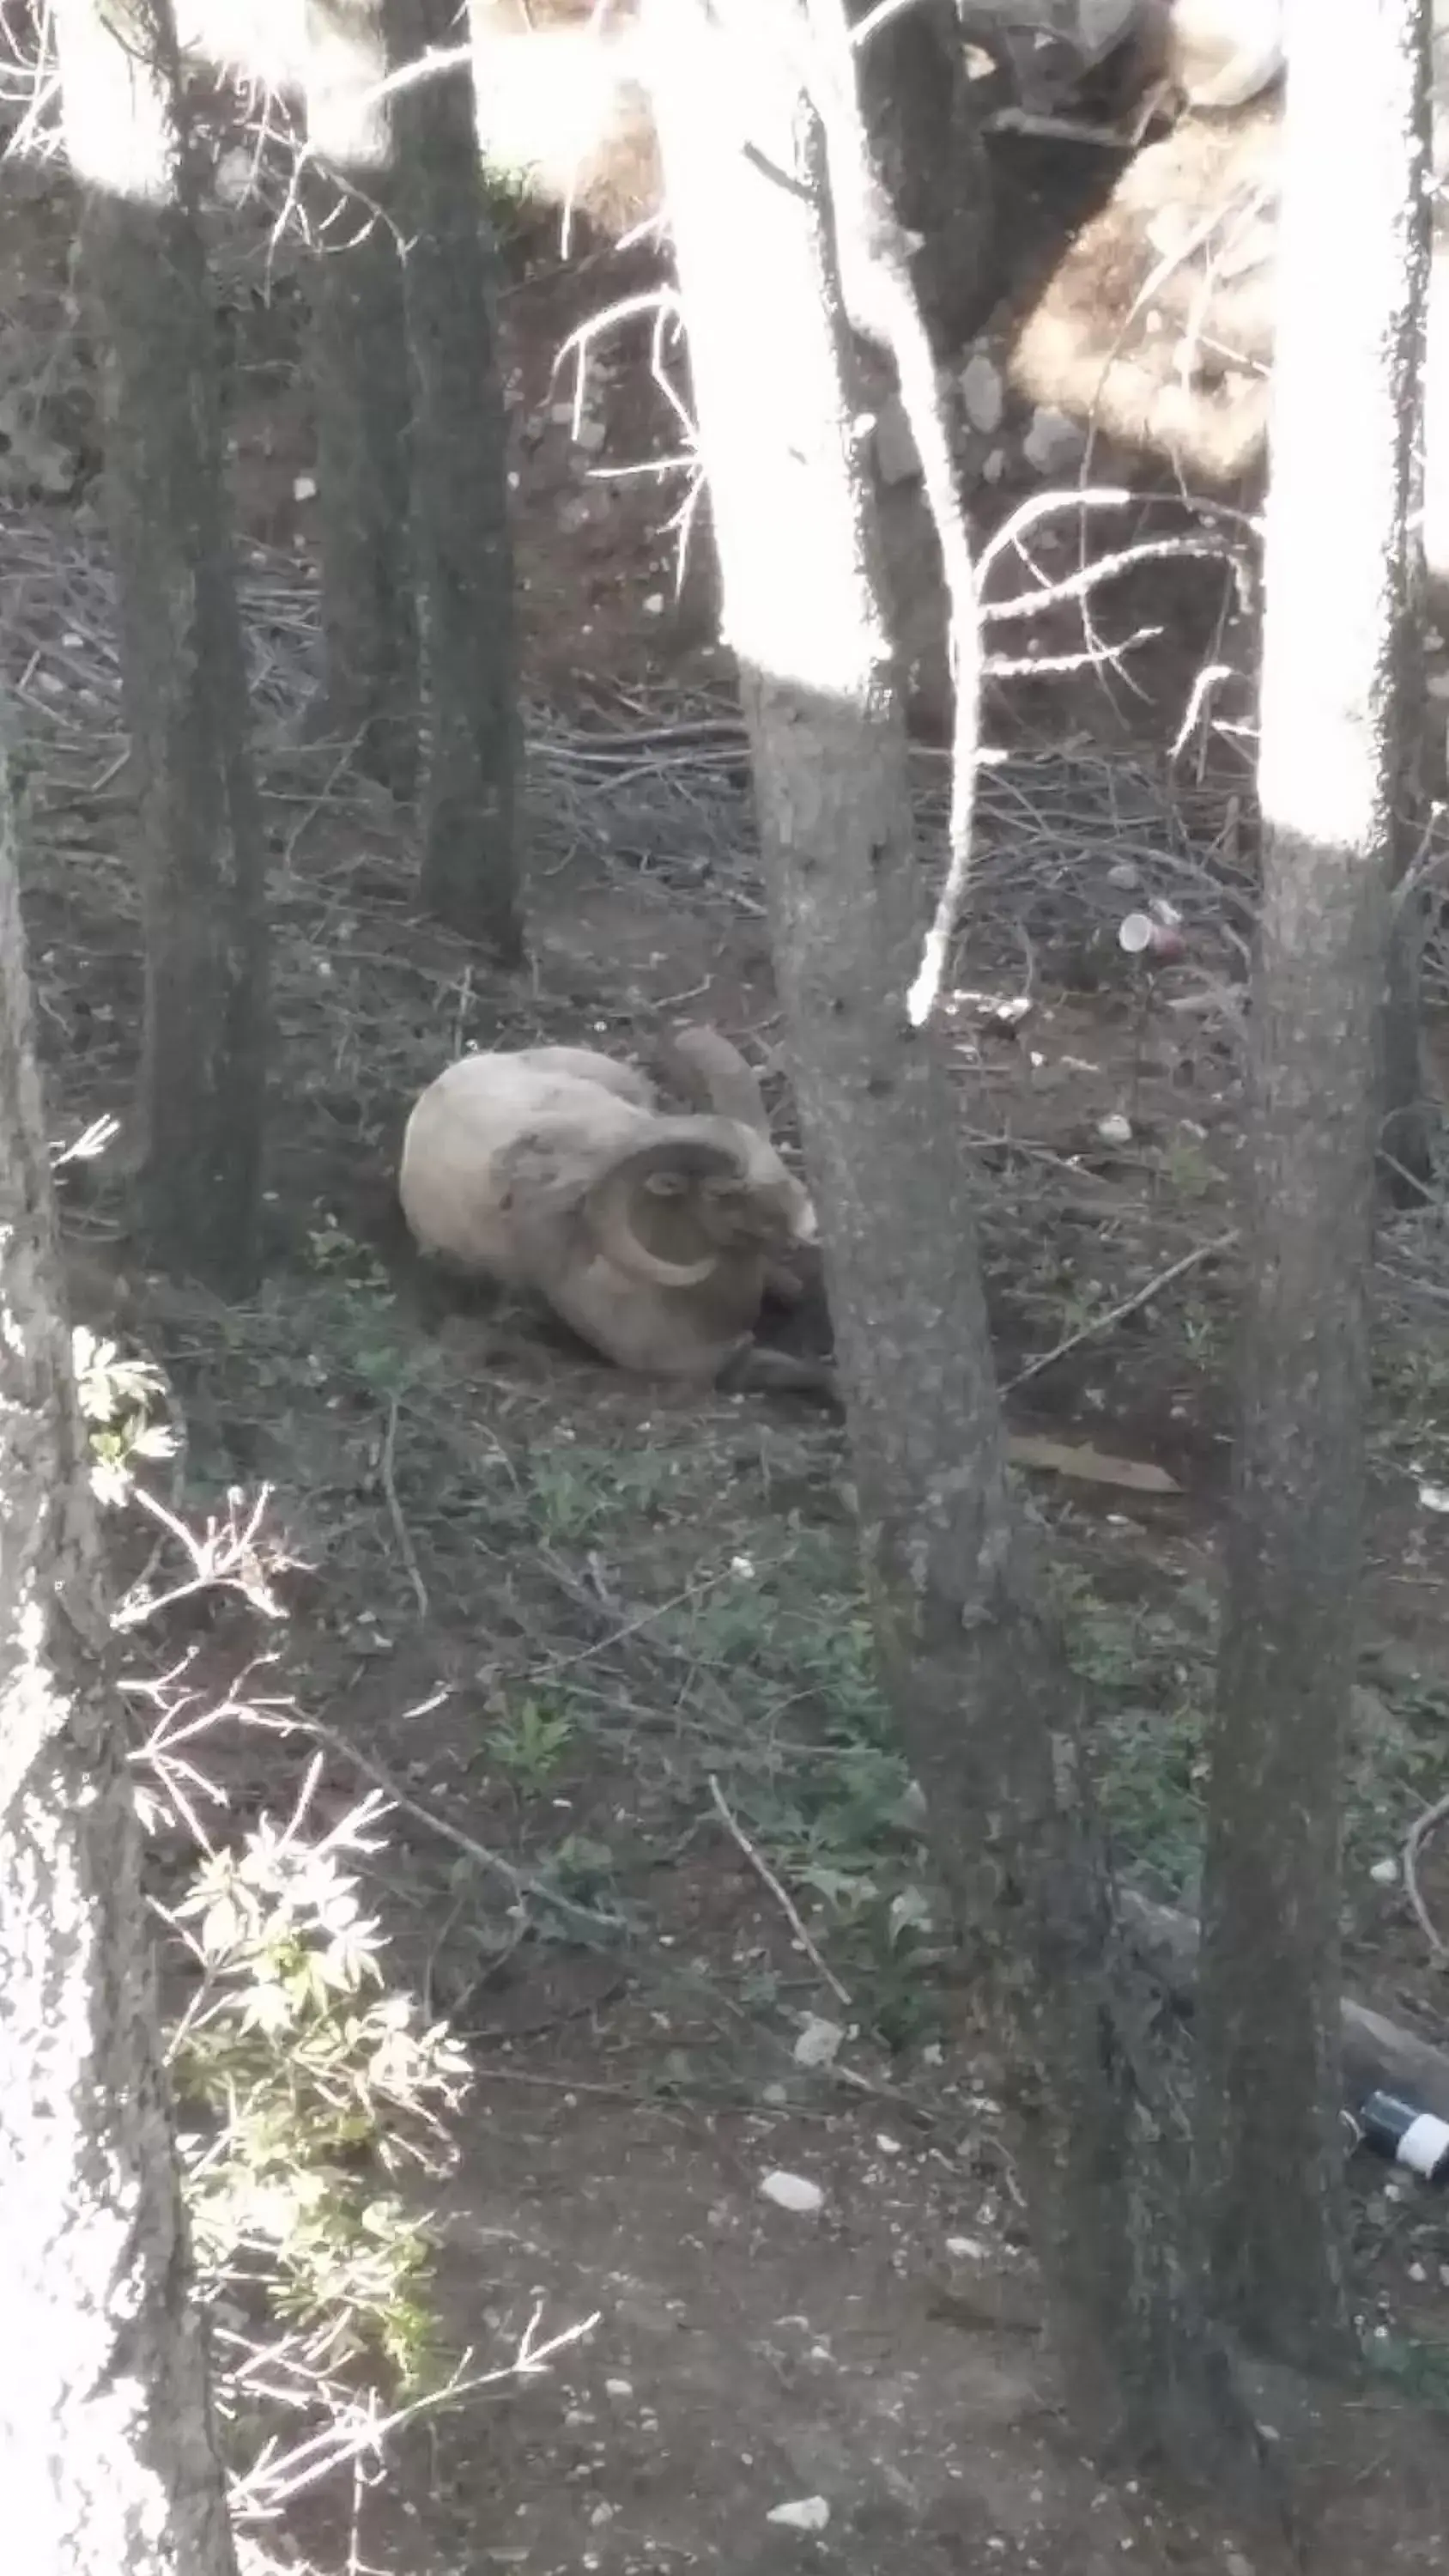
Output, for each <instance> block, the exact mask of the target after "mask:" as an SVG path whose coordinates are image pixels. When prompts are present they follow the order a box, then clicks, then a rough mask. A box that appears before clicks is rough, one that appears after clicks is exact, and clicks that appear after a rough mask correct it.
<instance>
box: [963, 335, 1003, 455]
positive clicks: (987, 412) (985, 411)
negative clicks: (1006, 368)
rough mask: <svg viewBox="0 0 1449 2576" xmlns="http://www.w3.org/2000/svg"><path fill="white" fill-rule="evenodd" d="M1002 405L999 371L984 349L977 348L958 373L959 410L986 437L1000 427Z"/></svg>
mask: <svg viewBox="0 0 1449 2576" xmlns="http://www.w3.org/2000/svg"><path fill="white" fill-rule="evenodd" d="M1005 403H1006V396H1005V394H1004V392H1003V390H1002V384H1001V375H1000V370H999V369H998V368H997V367H996V366H995V365H994V364H993V362H992V360H991V359H990V358H988V356H987V354H986V352H985V350H984V349H978V350H977V351H976V353H975V355H974V357H970V358H968V359H967V361H966V364H965V366H964V367H963V368H962V370H961V407H962V409H963V411H964V412H965V414H966V417H967V419H968V420H969V421H970V423H971V426H972V428H973V429H979V430H981V431H982V432H983V433H984V434H985V435H986V436H988V437H989V436H990V434H991V432H992V430H993V429H999V428H1000V427H1001V415H1002V411H1003V410H1004V408H1005Z"/></svg>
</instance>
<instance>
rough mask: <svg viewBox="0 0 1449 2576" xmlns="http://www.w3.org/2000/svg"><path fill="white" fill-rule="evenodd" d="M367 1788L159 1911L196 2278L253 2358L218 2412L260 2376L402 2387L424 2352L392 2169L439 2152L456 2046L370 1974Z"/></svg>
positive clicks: (423, 2317) (412, 2261)
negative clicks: (176, 1981) (185, 1990)
mask: <svg viewBox="0 0 1449 2576" xmlns="http://www.w3.org/2000/svg"><path fill="white" fill-rule="evenodd" d="M380 1804H381V1802H380V1801H378V1800H366V1801H364V1802H363V1803H362V1804H361V1805H360V1806H359V1807H358V1808H357V1809H356V1810H355V1811H354V1813H353V1814H352V1815H351V1816H350V1817H348V1818H347V1819H345V1820H344V1822H343V1823H342V1824H341V1825H339V1826H337V1827H335V1828H334V1829H333V1830H332V1832H331V1833H329V1834H328V1835H327V1837H326V1838H325V1840H323V1841H321V1842H319V1843H311V1844H309V1843H308V1842H307V1841H305V1840H304V1839H303V1838H302V1837H301V1835H300V1834H299V1833H298V1831H297V1825H296V1820H294V1821H293V1823H292V1824H291V1825H290V1826H288V1827H287V1828H286V1829H285V1830H282V1829H279V1828H278V1827H276V1826H275V1825H272V1824H269V1823H265V1822H264V1823H263V1824H261V1825H259V1826H258V1827H257V1828H256V1829H255V1831H254V1832H253V1833H252V1834H251V1835H250V1836H249V1837H248V1839H247V1840H246V1842H245V1843H244V1844H243V1845H242V1846H241V1848H240V1849H239V1850H237V1851H224V1852H217V1853H214V1854H211V1855H209V1856H208V1857H206V1858H205V1859H204V1860H203V1862H202V1864H201V1866H200V1868H199V1869H198V1871H197V1873H196V1876H195V1879H194V1882H193V1884H192V1885H191V1887H190V1888H189V1890H188V1892H187V1893H186V1895H185V1896H183V1898H182V1899H181V1901H180V1903H179V1904H178V1905H177V1906H176V1907H175V1908H174V1910H173V1912H172V1914H171V1918H170V1919H171V1920H172V1922H173V1923H174V1924H175V1926H176V1928H177V1929H178V1931H179V1932H180V1933H181V1934H182V1936H183V1938H184V1939H185V1942H186V1946H187V1949H188V1951H189V1953H190V1956H191V1958H192V1961H193V1962H194V1966H195V1970H196V1984H195V1989H194V1992H193V1994H192V1996H191V2000H190V2002H189V2003H188V2005H187V2008H186V2010H185V2012H184V2014H183V2016H182V2018H181V2021H180V2024H179V2026H178V2028H177V2030H176V2033H175V2036H174V2038H173V2041H172V2046H171V2064H172V2075H173V2082H174V2085H175V2089H176V2094H177V2099H178V2103H179V2106H180V2112H181V2118H182V2122H183V2135H182V2138H181V2153H182V2162H183V2171H184V2177H185V2185H186V2196H187V2202H188V2207H189V2210H190V2215H191V2224H192V2232H193V2236H194V2240H195V2246H196V2255H197V2264H198V2273H199V2282H200V2289H201V2294H202V2296H203V2298H205V2299H206V2300H208V2301H209V2302H210V2303H211V2304H212V2305H213V2306H214V2307H216V2308H218V2309H219V2310H221V2311H222V2312H223V2313H224V2314H225V2315H226V2317H227V2318H228V2320H229V2321H230V2324H231V2328H232V2335H233V2339H235V2337H236V2336H237V2335H240V2336H241V2337H242V2338H243V2339H244V2340H245V2341H248V2342H250V2344H251V2345H252V2348H253V2360H254V2361H255V2356H256V2353H257V2351H259V2350H262V2349H265V2350H266V2352H267V2356H268V2367H267V2369H266V2370H264V2371H260V2372H259V2371H258V2370H257V2369H256V2368H255V2367H253V2368H251V2369H249V2370H248V2371H247V2372H246V2373H245V2374H244V2377H243V2381H242V2382H241V2383H236V2382H233V2383H230V2398H229V2400H227V2399H226V2387H227V2385H228V2383H226V2382H224V2392H223V2393H224V2402H227V2403H228V2404H229V2411H230V2413H231V2415H232V2417H233V2419H238V2418H241V2417H242V2414H243V2403H244V2401H243V2399H242V2396H241V2385H242V2384H245V2385H251V2384H255V2383H256V2382H257V2381H258V2379H264V2378H266V2377H268V2376H269V2375H270V2376H271V2378H272V2380H273V2384H274V2385H283V2384H285V2382H286V2381H287V2380H288V2379H291V2380H293V2381H295V2382H296V2383H298V2384H299V2385H300V2383H301V2382H302V2381H303V2379H304V2378H307V2377H309V2376H310V2377H312V2378H313V2379H314V2380H315V2381H316V2383H317V2385H318V2387H319V2388H320V2387H321V2385H322V2384H323V2383H324V2382H325V2381H326V2380H328V2379H331V2378H336V2377H337V2376H339V2375H341V2374H344V2373H346V2374H348V2375H349V2376H350V2377H355V2375H356V2374H357V2373H358V2372H359V2371H361V2372H362V2373H363V2374H364V2375H368V2374H369V2373H370V2374H372V2375H374V2376H375V2375H377V2373H378V2372H379V2371H380V2372H381V2374H382V2375H383V2377H384V2378H385V2379H386V2380H387V2381H388V2382H390V2383H391V2385H392V2386H393V2387H400V2388H401V2389H403V2390H405V2391H406V2390H408V2389H412V2388H416V2387H418V2386H420V2385H422V2384H425V2382H426V2381H427V2379H428V2376H429V2373H430V2370H431V2368H432V2366H433V2358H434V2356H433V2343H432V2338H433V2319H432V2311H431V2307H430V2304H429V2300H428V2296H427V2291H428V2282H429V2275H430V2271H431V2266H432V2258H433V2248H432V2243H431V2239H430V2236H429V2233H428V2230H427V2228H426V2226H425V2225H424V2224H423V2223H422V2222H421V2221H420V2220H419V2219H418V2218H417V2217H416V2216H414V2215H411V2214H409V2211H408V2209H407V2208H406V2206H405V2204H404V2202H403V2200H402V2198H401V2196H400V2195H399V2193H398V2192H397V2191H396V2190H395V2189H394V2188H392V2182H393V2177H394V2176H396V2175H397V2173H398V2172H399V2171H400V2169H401V2168H402V2167H403V2166H404V2165H405V2164H409V2163H411V2164H413V2165H416V2166H421V2167H422V2168H423V2169H424V2170H427V2171H430V2172H441V2171H443V2170H445V2169H446V2165H447V2163H448V2161H449V2157H448V2151H447V2140H446V2133H445V2131H444V2129H443V2127H442V2124H441V2119H440V2114H441V2113H442V2112H443V2111H446V2110H449V2109H451V2108H453V2107H454V2106H455V2105H456V2103H457V2101H458V2100H459V2098H460V2096H461V2093H462V2090H463V2086H464V2081H465V2075H466V2061H465V2058H464V2056H463V2052H462V2050H461V2048H460V2047H459V2046H458V2044H457V2043H456V2042H455V2041H454V2040H453V2039H452V2037H451V2036H450V2034H449V2032H448V2031H447V2029H446V2027H445V2026H444V2025H443V2024H441V2023H437V2024H433V2025H431V2026H428V2025H425V2024H423V2023H422V2022H421V2021H420V2020H419V2018H418V2016H417V2014H416V2012H415V2010H414V2008H413V2006H412V2004H411V2002H410V2000H409V1998H408V1997H407V1996H405V1995H403V1994H401V1993H399V1992H396V1991H389V1990H388V1989H387V1987H386V1986H385V1983H384V1979H383V1974H382V1967H381V1961H380V1955H379V1954H380V1951H381V1948H382V1941H381V1937H380V1935H379V1932H378V1928H377V1925H376V1924H375V1923H374V1922H373V1921H371V1920H370V1919H369V1918H368V1917H366V1916H365V1915H364V1914H363V1912H362V1909H361V1906H360V1903H359V1899H358V1892H357V1882H356V1879H355V1878H354V1876H353V1875H352V1874H351V1872H350V1871H349V1869H348V1868H347V1867H346V1866H345V1863H346V1860H347V1858H348V1857H349V1856H350V1855H353V1854H357V1853H361V1852H366V1851H370V1850H373V1849H375V1848H376V1844H375V1841H374V1839H373V1837H372V1836H371V1834H370V1833H369V1830H368V1828H369V1827H370V1825H371V1823H372V1822H373V1820H374V1816H375V1813H376V1811H377V1809H378V1808H379V1807H380ZM248 2412H249V2405H248Z"/></svg>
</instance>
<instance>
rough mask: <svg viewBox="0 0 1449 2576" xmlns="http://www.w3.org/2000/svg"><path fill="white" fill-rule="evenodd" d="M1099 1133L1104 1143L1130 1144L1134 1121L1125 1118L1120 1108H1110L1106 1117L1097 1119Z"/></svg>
mask: <svg viewBox="0 0 1449 2576" xmlns="http://www.w3.org/2000/svg"><path fill="white" fill-rule="evenodd" d="M1097 1134H1098V1136H1099V1137H1100V1138H1101V1140H1102V1143H1103V1144H1104V1145H1130V1144H1131V1142H1132V1121H1131V1119H1130V1118H1124V1117H1123V1115H1122V1112H1121V1110H1120V1109H1109V1110H1108V1112H1107V1115H1106V1117H1105V1118H1099V1119H1098V1121H1097Z"/></svg>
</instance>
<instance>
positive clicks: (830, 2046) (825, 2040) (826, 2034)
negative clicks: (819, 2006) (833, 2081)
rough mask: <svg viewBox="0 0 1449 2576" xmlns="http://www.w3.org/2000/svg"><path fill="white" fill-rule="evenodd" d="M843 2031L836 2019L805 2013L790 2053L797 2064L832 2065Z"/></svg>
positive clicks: (843, 2034)
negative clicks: (824, 2018)
mask: <svg viewBox="0 0 1449 2576" xmlns="http://www.w3.org/2000/svg"><path fill="white" fill-rule="evenodd" d="M844 2037H845V2033H844V2031H843V2030H842V2029H841V2026H840V2024H839V2022H838V2021H824V2020H822V2019H821V2016H820V2015H819V2014H818V2013H807V2014H806V2016H805V2019H804V2021H803V2022H802V2023H801V2026H800V2033H799V2037H798V2038H797V2039H796V2042H795V2045H794V2047H793V2048H792V2049H791V2051H790V2054H791V2056H792V2057H793V2058H794V2060H795V2063H796V2065H797V2066H833V2065H834V2063H835V2059H836V2056H837V2054H838V2052H839V2048H840V2043H841V2041H842V2040H843V2039H844Z"/></svg>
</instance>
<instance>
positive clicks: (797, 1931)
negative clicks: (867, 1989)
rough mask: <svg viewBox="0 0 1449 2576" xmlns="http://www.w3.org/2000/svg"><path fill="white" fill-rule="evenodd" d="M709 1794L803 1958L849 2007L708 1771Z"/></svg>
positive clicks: (785, 1892) (843, 1990)
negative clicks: (770, 1896)
mask: <svg viewBox="0 0 1449 2576" xmlns="http://www.w3.org/2000/svg"><path fill="white" fill-rule="evenodd" d="M709 1794H710V1796H711V1798H712V1799H713V1800H714V1804H715V1808H716V1810H717V1812H718V1814H719V1816H720V1819H721V1821H722V1823H723V1825H724V1828H725V1831H726V1832H727V1833H728V1834H730V1835H732V1836H733V1838H734V1840H735V1841H736V1842H737V1843H738V1844H739V1847H740V1849H741V1851H742V1852H743V1853H744V1856H745V1858H746V1860H747V1861H748V1862H749V1864H750V1867H751V1869H752V1870H753V1871H754V1873H755V1875H756V1877H757V1878H758V1879H760V1880H761V1881H762V1882H763V1884H764V1885H765V1886H766V1887H767V1888H768V1889H769V1891H770V1894H771V1895H772V1896H773V1898H774V1900H775V1902H776V1904H777V1905H778V1906H779V1908H780V1911H781V1913H782V1914H783V1915H784V1917H785V1920H786V1922H787V1923H788V1924H789V1926H790V1929H791V1931H792V1932H793V1933H794V1935H795V1938H796V1940H797V1941H798V1942H799V1944H800V1947H801V1949H802V1950H803V1951H804V1953H805V1956H806V1958H807V1959H808V1960H809V1961H810V1962H811V1965H812V1966H813V1967H814V1968H815V1969H816V1971H817V1972H818V1974H819V1975H820V1976H822V1977H823V1978H824V1980H825V1983H826V1984H827V1986H828V1987H829V1988H830V1991H831V1993H832V1994H833V1995H834V1997H835V1999H836V2001H837V2003H842V2004H844V2005H845V2006H846V2009H847V2010H849V2006H850V1996H849V1994H848V1992H847V1991H846V1988H845V1987H844V1986H843V1985H842V1984H841V1982H840V1979H839V1978H838V1977H837V1975H836V1974H835V1971H834V1969H833V1968H832V1967H830V1966H829V1965H828V1963H827V1962H826V1961H825V1960H824V1959H823V1958H822V1957H821V1955H820V1951H819V1949H818V1948H817V1946H816V1944H815V1942H814V1941H813V1940H812V1938H811V1936H810V1934H809V1932H808V1931H807V1930H806V1928H805V1925H804V1923H803V1922H802V1921H801V1918H800V1909H799V1907H798V1906H797V1905H796V1903H795V1901H794V1899H793V1897H792V1896H791V1895H790V1892H789V1890H788V1889H787V1888H784V1887H782V1886H781V1884H780V1882H779V1880H778V1878H777V1877H776V1876H775V1873H774V1871H773V1870H772V1869H771V1867H770V1864H769V1862H768V1861H767V1860H765V1859H764V1858H762V1856H761V1854H760V1853H759V1852H757V1851H756V1849H755V1846H754V1844H753V1843H752V1842H751V1840H750V1838H749V1835H748V1834H747V1833H746V1832H745V1830H744V1828H743V1826H742V1825H738V1824H736V1822H735V1819H734V1817H733V1815H732V1814H731V1813H730V1809H729V1805H728V1802H727V1800H726V1798H725V1794H724V1791H723V1789H722V1788H721V1787H720V1785H719V1782H718V1780H717V1779H716V1778H715V1776H714V1773H713V1772H712V1771H711V1773H710V1775H709Z"/></svg>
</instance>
